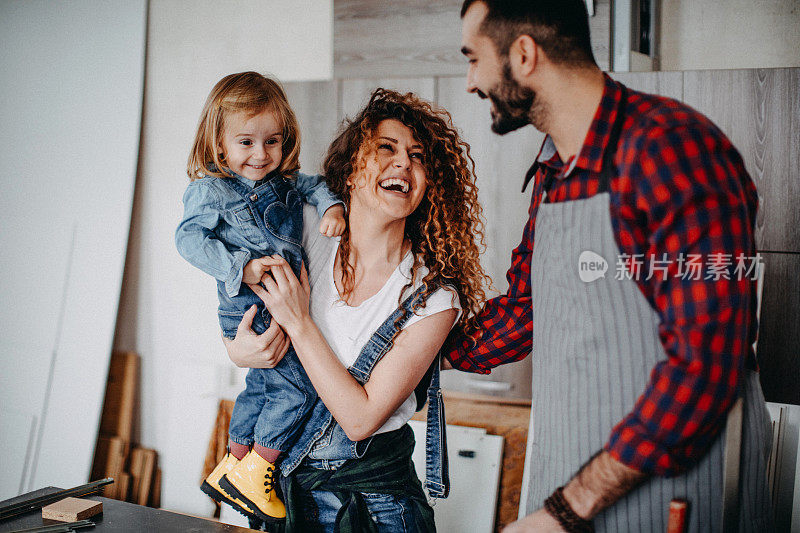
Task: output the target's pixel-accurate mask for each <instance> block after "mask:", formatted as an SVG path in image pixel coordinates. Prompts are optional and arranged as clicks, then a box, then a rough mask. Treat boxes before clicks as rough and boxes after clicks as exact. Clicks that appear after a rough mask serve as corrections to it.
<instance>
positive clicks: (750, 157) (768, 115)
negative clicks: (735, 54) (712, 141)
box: [683, 69, 800, 252]
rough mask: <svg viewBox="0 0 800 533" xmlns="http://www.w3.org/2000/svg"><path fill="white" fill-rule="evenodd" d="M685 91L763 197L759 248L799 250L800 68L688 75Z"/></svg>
mask: <svg viewBox="0 0 800 533" xmlns="http://www.w3.org/2000/svg"><path fill="white" fill-rule="evenodd" d="M683 92H684V101H685V102H686V103H687V104H689V105H690V106H692V107H694V108H695V109H698V110H699V111H701V112H702V113H704V114H706V115H707V116H708V117H709V118H711V120H713V121H714V123H715V124H717V126H719V127H720V128H721V129H722V131H723V132H725V134H726V135H727V136H728V137H729V138H730V139H731V141H732V142H733V144H734V145H735V146H736V148H737V149H738V150H739V152H740V153H741V154H742V157H743V158H744V161H745V166H746V167H747V170H748V172H749V173H750V175H751V176H752V178H753V180H754V181H755V183H756V187H757V188H758V193H759V213H758V219H757V224H756V242H757V244H758V246H759V247H760V248H762V249H767V250H778V251H794V252H798V251H800V210H798V209H797V208H796V205H793V203H796V200H797V198H800V179H798V178H797V169H798V166H797V165H798V163H800V155H798V153H800V69H759V70H711V71H696V72H685V73H684V91H683Z"/></svg>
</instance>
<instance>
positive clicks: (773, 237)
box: [286, 69, 800, 404]
mask: <svg viewBox="0 0 800 533" xmlns="http://www.w3.org/2000/svg"><path fill="white" fill-rule="evenodd" d="M612 75H613V77H614V78H616V79H618V80H619V81H621V82H623V83H625V84H626V85H628V86H630V87H631V88H634V89H637V90H642V91H645V92H652V93H657V94H662V95H666V96H670V97H672V98H676V99H679V100H683V101H685V102H687V103H688V104H689V105H691V106H692V107H694V108H696V109H698V110H699V111H701V112H703V113H705V114H706V115H708V116H709V117H710V118H711V119H712V120H713V121H714V122H715V123H716V124H717V125H718V126H719V127H720V128H721V129H722V130H723V131H724V132H725V133H726V134H727V135H728V136H729V138H730V139H731V140H732V141H733V143H734V144H735V145H736V147H737V148H738V149H739V151H740V153H741V154H742V157H743V158H744V161H745V164H746V166H747V169H748V172H750V174H751V176H752V177H753V180H754V181H755V183H756V186H757V188H758V193H759V201H760V208H759V214H758V221H757V246H758V248H759V250H762V255H763V257H764V265H765V277H764V288H763V296H762V307H761V309H762V311H761V327H760V337H759V345H758V352H759V354H758V355H759V363H760V365H761V378H762V384H763V387H764V393H765V396H766V397H767V400H768V401H774V402H784V403H794V404H800V384H798V382H797V376H798V375H800V353H798V352H800V209H798V208H797V207H796V205H795V204H796V203H797V202H798V201H800V179H799V177H798V175H797V169H798V168H800V69H762V70H731V71H719V70H717V71H694V72H639V73H614V74H612ZM378 86H382V87H387V88H392V89H397V90H402V91H407V90H412V91H414V92H417V93H418V94H420V95H421V96H423V97H424V98H427V99H429V100H432V101H435V102H437V103H438V104H439V105H441V106H443V107H444V108H445V109H447V110H448V111H449V112H450V113H451V115H452V117H453V123H454V124H455V125H456V127H458V128H459V130H460V131H461V134H462V136H463V138H464V139H465V140H466V141H467V142H468V143H469V144H470V146H471V150H470V153H471V155H472V157H473V159H474V160H475V168H476V174H477V180H478V186H479V191H480V192H479V196H480V201H481V204H482V206H483V210H484V216H485V219H486V226H485V236H486V245H487V249H486V252H485V253H484V254H483V256H482V263H483V265H484V268H485V269H486V270H487V272H489V274H490V275H491V276H492V278H493V280H494V289H493V290H492V291H491V292H492V293H493V294H495V293H497V292H504V291H505V290H506V289H507V283H506V280H505V272H506V269H507V268H508V266H509V264H510V257H511V250H512V249H513V248H514V247H515V246H516V245H517V244H518V243H519V240H520V238H521V236H522V228H523V226H524V224H525V221H526V220H527V208H528V205H529V202H530V191H528V192H526V193H525V194H521V193H520V192H519V191H520V185H521V183H522V178H523V176H524V174H525V171H526V170H527V169H528V167H529V166H530V164H531V163H532V161H533V158H534V157H535V155H536V153H537V151H538V148H539V144H540V143H541V140H542V137H543V136H542V134H541V133H539V132H538V131H536V130H535V129H533V128H523V129H522V130H520V131H517V132H514V133H511V134H508V135H505V136H503V137H499V136H497V135H495V134H493V133H492V132H491V131H490V129H489V123H490V119H489V110H488V104H487V102H485V101H482V100H480V99H479V98H477V97H475V96H474V95H471V94H468V93H466V91H465V86H466V79H465V78H463V77H452V76H424V77H412V78H392V77H383V78H381V77H378V78H357V79H347V80H334V81H330V82H322V83H290V84H287V86H286V89H287V93H288V94H289V99H290V101H291V103H292V105H293V107H294V108H295V111H296V112H297V114H298V118H299V120H300V123H301V131H302V135H303V138H304V144H303V150H302V156H301V163H302V165H303V168H305V169H307V170H313V171H316V170H318V169H319V166H320V162H321V160H322V155H323V153H324V150H325V149H326V148H327V144H328V143H329V142H330V140H331V139H332V138H333V132H334V131H336V129H337V127H338V124H339V122H340V121H341V120H342V119H343V118H344V117H345V116H346V115H350V116H352V115H353V114H354V113H355V112H356V111H357V110H358V109H359V108H360V106H362V105H363V104H364V103H365V102H366V100H367V98H368V95H369V93H370V92H371V90H372V89H374V88H375V87H378ZM442 379H443V383H444V384H445V386H447V387H450V388H452V389H456V390H462V391H465V392H480V393H483V394H493V393H494V394H498V395H503V396H510V397H515V398H530V392H531V391H530V360H529V359H527V360H525V361H523V362H520V363H515V364H513V365H506V366H504V367H499V368H498V369H497V370H495V371H494V372H493V373H492V374H491V375H490V376H473V375H467V374H462V373H457V372H446V373H445V375H444V376H443V378H442ZM498 383H508V384H509V386H510V390H499V391H498V392H493V390H494V389H503V387H504V385H502V384H499V385H498Z"/></svg>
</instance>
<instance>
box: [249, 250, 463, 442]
mask: <svg viewBox="0 0 800 533" xmlns="http://www.w3.org/2000/svg"><path fill="white" fill-rule="evenodd" d="M271 272H272V278H269V276H265V279H264V285H265V287H266V290H265V289H264V288H262V287H261V286H258V285H254V286H251V288H252V289H253V291H254V292H255V293H256V294H257V295H258V296H259V297H260V298H261V299H262V300H264V303H265V304H266V306H267V309H269V311H270V313H272V318H273V321H277V322H278V323H279V324H280V325H281V327H283V329H284V330H285V331H286V333H287V334H288V335H289V337H290V338H291V339H292V344H293V346H294V349H295V352H297V356H298V357H299V358H300V362H301V363H302V364H303V367H304V368H305V370H306V373H307V374H308V377H309V378H310V379H311V383H312V384H313V385H314V388H315V389H316V390H317V393H318V394H319V396H320V398H322V401H323V403H324V404H325V406H326V407H327V408H328V410H330V412H331V414H332V415H333V416H334V418H335V419H336V421H337V422H338V423H339V425H340V426H342V429H343V430H344V432H345V434H347V437H348V438H349V439H351V440H354V441H359V440H362V439H365V438H367V437H369V436H370V435H372V434H373V433H374V432H375V431H376V430H378V429H379V428H380V427H381V426H382V425H383V424H384V423H385V422H386V420H387V419H388V418H389V417H390V416H391V415H392V414H393V413H394V412H395V411H396V410H397V408H398V407H400V405H401V404H402V403H403V402H404V401H405V400H406V398H408V397H409V396H410V395H411V393H412V391H413V390H414V388H415V387H416V386H417V384H418V383H419V382H420V380H421V379H422V377H423V375H424V374H425V371H426V370H427V369H428V367H429V366H430V364H431V361H433V359H434V357H435V356H436V354H437V353H438V352H439V349H440V348H441V346H442V344H443V343H444V341H445V339H446V338H447V334H448V333H449V332H450V328H451V327H452V325H453V322H454V321H455V320H456V317H457V311H456V310H455V309H448V310H446V311H441V312H439V313H435V314H433V315H430V316H428V317H425V318H423V319H422V320H419V321H418V322H416V323H414V324H412V325H411V326H409V327H408V328H406V329H404V330H403V331H401V332H400V333H399V334H398V335H397V337H396V338H395V340H394V346H393V347H392V349H391V350H389V352H388V353H387V354H386V355H385V356H384V357H383V359H381V361H380V362H379V363H378V365H377V366H376V367H375V369H374V370H373V372H372V375H371V377H370V380H369V381H368V382H367V383H365V384H364V385H363V386H362V385H361V384H360V383H359V382H358V381H356V380H355V378H353V376H352V375H351V374H350V372H348V371H347V369H346V368H345V367H344V366H342V364H341V362H339V359H337V357H336V354H334V353H333V350H331V348H330V346H328V343H327V341H326V340H325V338H324V337H323V336H322V333H320V331H319V329H318V328H317V326H316V324H314V322H313V321H312V320H311V317H310V315H309V312H308V294H309V291H308V277H307V276H306V275H305V272H303V275H302V282H300V281H298V280H297V278H296V277H295V275H294V273H293V272H292V271H291V268H289V266H288V264H286V263H285V262H284V264H282V265H280V266H278V267H274V268H273V269H272V271H271ZM268 278H269V279H268Z"/></svg>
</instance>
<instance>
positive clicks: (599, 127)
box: [448, 76, 758, 475]
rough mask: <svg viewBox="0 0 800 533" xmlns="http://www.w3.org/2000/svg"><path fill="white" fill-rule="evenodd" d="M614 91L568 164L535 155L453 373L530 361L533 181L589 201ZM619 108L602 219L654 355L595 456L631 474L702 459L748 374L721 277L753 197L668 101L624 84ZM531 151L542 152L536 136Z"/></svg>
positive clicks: (718, 149)
mask: <svg viewBox="0 0 800 533" xmlns="http://www.w3.org/2000/svg"><path fill="white" fill-rule="evenodd" d="M620 87H621V86H620V84H619V83H617V82H615V81H614V80H612V79H611V78H609V77H608V76H606V83H605V90H604V92H603V97H602V100H601V103H600V106H599V107H598V109H597V111H596V113H595V117H594V120H593V122H592V125H591V127H590V129H589V133H588V134H587V137H586V140H585V142H584V145H583V147H582V148H581V150H580V152H579V153H578V155H577V157H576V158H573V159H570V160H569V161H567V162H566V163H564V162H562V161H561V159H560V157H559V155H558V153H554V154H553V155H552V157H549V158H548V159H546V160H544V155H543V153H542V152H540V156H539V161H540V163H541V166H540V168H539V170H538V171H537V172H536V174H535V176H534V188H533V189H534V190H533V197H532V199H531V207H530V210H529V214H530V218H529V220H528V223H527V224H526V226H525V230H524V233H523V236H522V242H521V243H520V245H519V246H518V247H517V248H516V249H515V250H514V251H513V253H512V258H511V268H510V269H509V271H508V273H507V275H506V277H507V279H508V284H509V289H508V293H507V294H505V295H503V296H499V297H497V298H494V299H492V300H489V301H488V302H487V303H486V305H485V307H484V309H483V311H482V313H481V315H480V317H479V323H480V330H479V331H478V332H477V333H476V334H475V335H473V339H474V341H475V342H474V343H473V342H472V341H471V339H467V338H461V339H457V340H456V342H455V343H454V344H452V345H451V346H450V348H449V351H450V353H449V355H448V358H449V359H450V360H451V361H452V363H453V366H454V367H455V368H458V369H461V370H465V371H468V372H477V373H481V374H488V373H489V372H490V369H491V368H493V367H495V366H498V365H501V364H505V363H511V362H514V361H519V360H521V359H523V358H524V357H525V356H527V355H528V353H529V352H530V349H531V339H532V334H534V332H533V331H532V329H533V328H532V305H533V302H532V301H531V286H530V270H531V253H532V250H533V239H534V230H535V225H536V211H537V208H538V206H539V204H540V203H541V202H542V197H543V192H544V191H543V184H544V182H545V178H546V177H547V176H548V175H550V174H552V175H554V177H555V179H554V180H553V186H552V188H551V189H550V191H548V194H547V197H546V200H545V201H546V202H563V201H570V200H577V199H581V198H588V197H591V196H593V195H594V194H595V193H596V192H597V190H598V187H599V175H600V170H601V163H602V157H603V152H604V149H605V146H606V144H607V142H608V136H609V132H610V129H611V125H612V123H613V122H614V119H615V117H616V115H617V112H618V108H619V101H620V95H621V90H620ZM624 113H625V119H624V124H623V129H622V135H621V138H620V142H619V145H618V148H617V152H616V156H615V158H614V163H615V165H616V169H617V173H616V174H615V176H614V178H612V180H611V183H610V202H611V206H610V216H611V221H612V224H613V228H614V234H615V237H616V241H617V244H618V245H619V249H620V254H627V255H628V256H629V257H641V258H642V263H641V267H640V268H641V274H642V275H640V276H638V277H634V278H633V279H634V280H635V282H636V283H637V285H638V287H639V289H640V290H641V291H642V294H643V295H644V296H645V297H646V298H647V300H648V302H649V303H650V305H651V306H652V307H653V309H654V310H655V311H656V313H658V316H659V317H660V320H661V321H660V325H659V336H660V340H661V343H662V345H663V347H664V352H665V354H666V357H665V359H664V360H663V361H661V362H660V363H659V364H657V365H656V366H655V367H654V368H653V370H652V372H651V374H650V380H649V382H648V383H647V384H646V386H645V388H644V390H643V391H642V395H641V396H640V397H639V399H638V401H637V402H636V405H635V407H634V408H633V410H632V411H631V412H630V413H629V414H628V415H627V416H626V417H625V418H623V419H622V420H620V421H619V423H618V424H617V425H616V426H615V427H614V429H613V430H612V432H611V435H610V437H609V440H608V442H607V444H606V446H605V449H606V450H608V451H609V452H610V453H611V455H612V456H613V457H614V458H615V459H617V460H618V461H621V462H622V463H624V464H626V465H628V466H630V467H631V468H634V469H636V470H639V471H642V472H646V473H650V474H655V475H672V474H676V473H678V472H681V471H683V470H685V469H687V468H689V467H691V466H692V465H693V464H694V463H695V462H696V461H697V460H698V459H699V458H700V457H702V456H703V455H704V453H705V452H706V450H707V449H708V448H709V446H710V445H711V444H712V442H713V440H714V438H715V437H716V436H717V435H718V433H719V431H720V429H721V428H722V427H723V426H724V423H725V417H726V414H727V411H728V409H729V408H730V406H731V405H732V403H733V401H734V400H735V399H736V396H737V386H738V383H739V381H740V376H741V373H742V370H743V368H744V367H745V365H747V366H748V367H749V368H756V365H755V356H754V354H753V349H752V345H753V342H754V340H755V333H756V329H757V328H756V309H755V307H756V304H755V281H753V280H752V276H749V275H746V276H741V275H737V274H738V272H734V269H735V268H736V266H737V258H741V259H742V260H749V261H750V263H751V264H750V265H749V266H752V262H753V261H752V258H754V257H755V255H756V253H755V245H754V237H753V228H754V224H755V216H756V208H757V204H758V201H757V196H756V191H755V187H754V185H753V182H752V180H751V179H750V176H749V175H748V174H747V171H746V170H745V167H744V163H743V162H742V159H741V156H740V155H739V153H738V152H737V151H736V149H735V148H734V147H733V145H732V144H731V143H730V141H729V140H728V139H727V138H726V137H725V135H723V133H722V132H721V131H720V130H719V129H718V128H717V127H716V126H715V125H714V124H713V123H711V121H709V120H708V119H707V118H706V117H704V116H703V115H701V114H699V113H697V112H696V111H694V110H692V109H691V108H689V107H687V106H686V105H684V104H681V103H679V102H676V101H674V100H671V99H668V98H663V97H660V96H654V95H649V94H644V93H639V92H636V91H632V90H630V89H629V90H628V101H627V105H626V108H625V111H624ZM545 146H548V147H554V145H552V141H551V140H550V139H549V138H548V139H546V140H545V145H543V148H545ZM664 254H666V255H664ZM718 254H722V255H718ZM692 256H695V257H697V256H700V257H702V260H703V262H704V263H706V262H707V261H709V260H713V258H714V257H716V258H718V259H720V261H721V263H720V266H719V267H718V268H717V271H722V274H718V275H713V273H712V272H711V271H710V270H709V269H704V270H703V271H702V273H701V274H702V275H700V276H699V279H693V278H694V277H697V276H685V275H682V271H681V269H682V268H684V269H685V268H686V267H685V263H682V262H681V261H680V259H679V258H681V257H682V258H684V259H686V258H690V257H692ZM652 258H655V261H651V259H652ZM664 258H669V259H670V261H669V262H664V263H663V264H662V266H661V267H659V268H662V269H663V268H666V274H665V275H661V274H660V273H658V272H659V271H658V270H656V274H655V275H653V276H652V277H651V278H650V279H646V278H647V277H648V276H647V275H646V274H647V273H648V270H649V268H650V264H651V262H652V263H653V266H655V263H656V262H657V261H659V260H662V259H664ZM676 259H678V260H676ZM729 262H730V263H731V264H730V265H729V264H728V263H729ZM663 265H666V267H664V266H663ZM628 266H629V267H630V266H632V264H630V265H628ZM749 266H748V267H749ZM609 267H610V268H611V266H610V265H609ZM628 270H629V271H630V270H631V268H628ZM726 277H729V278H730V279H725V278H726ZM542 408H543V409H546V408H547V406H543V407H542Z"/></svg>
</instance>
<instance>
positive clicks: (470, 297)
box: [323, 88, 491, 333]
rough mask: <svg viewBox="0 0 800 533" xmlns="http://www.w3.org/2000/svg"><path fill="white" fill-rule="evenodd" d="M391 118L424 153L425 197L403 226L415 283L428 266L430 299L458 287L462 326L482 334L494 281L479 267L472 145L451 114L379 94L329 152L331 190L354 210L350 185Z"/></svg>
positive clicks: (346, 272)
mask: <svg viewBox="0 0 800 533" xmlns="http://www.w3.org/2000/svg"><path fill="white" fill-rule="evenodd" d="M387 119H396V120H399V121H400V122H402V123H403V124H404V125H406V126H407V127H408V128H409V129H411V131H412V132H413V135H414V138H415V139H416V140H417V141H418V142H419V143H420V144H421V145H422V146H423V149H424V150H425V164H426V171H427V189H426V192H425V197H424V198H423V199H422V202H421V203H420V205H419V207H417V209H416V210H415V211H414V212H413V213H412V214H411V215H409V216H408V218H407V219H406V224H405V237H406V238H407V239H408V240H409V241H410V242H411V250H412V252H413V253H414V258H415V260H414V266H413V269H412V279H416V277H417V269H418V268H419V267H420V266H421V265H422V264H424V265H425V266H426V267H427V268H428V274H427V275H426V276H425V277H424V278H423V280H422V282H423V284H424V285H425V287H426V290H427V294H426V295H425V296H427V295H428V294H430V293H432V292H433V291H435V290H436V289H437V288H438V287H440V286H442V285H450V286H452V287H453V288H454V289H455V291H456V293H457V294H458V298H459V302H460V304H461V308H462V314H461V317H460V318H459V321H458V323H457V327H458V329H459V330H461V331H464V332H466V333H470V332H472V331H474V330H475V329H476V323H475V322H476V315H477V314H478V313H479V312H480V309H481V306H482V305H483V302H484V301H485V300H486V294H485V292H484V284H485V285H486V286H490V283H491V280H490V279H489V277H488V276H487V275H486V273H485V272H484V271H483V268H482V267H481V264H480V252H481V251H482V250H483V249H484V248H485V245H484V234H483V221H482V209H481V206H480V204H479V203H478V189H477V187H476V185H475V163H474V161H473V160H472V157H471V156H470V154H469V145H468V144H467V143H466V142H464V141H463V140H462V139H461V138H460V137H459V135H458V132H457V131H456V129H455V127H453V123H452V119H451V117H450V114H449V113H447V111H445V110H444V109H441V108H439V107H436V106H434V105H432V104H430V103H429V102H426V101H424V100H422V99H420V98H418V97H417V96H416V95H414V94H413V93H406V94H401V93H398V92H396V91H391V90H388V89H382V88H379V89H376V90H375V91H374V92H373V93H372V96H371V97H370V100H369V103H368V104H367V105H366V107H365V108H364V109H362V110H361V112H359V113H358V115H356V117H355V118H354V119H352V120H349V121H346V122H345V124H344V128H343V130H342V131H341V133H340V134H339V135H338V137H337V138H336V139H335V140H334V141H333V142H332V143H331V146H330V148H329V149H328V153H327V155H326V157H325V162H324V164H323V170H324V174H325V176H326V180H327V184H328V188H329V189H330V190H331V191H332V192H333V193H335V194H337V195H339V196H340V197H341V198H342V200H343V201H344V202H345V204H346V205H347V206H348V207H349V206H350V186H349V185H348V184H347V182H348V180H351V181H354V180H352V179H351V178H355V177H356V175H357V174H358V173H359V172H360V171H362V170H363V168H364V165H365V161H364V157H365V153H367V152H369V151H370V150H369V145H370V144H371V143H373V140H374V136H375V132H376V129H377V127H378V125H379V124H380V123H381V122H382V121H384V120H387ZM348 211H349V209H348ZM345 220H346V222H347V227H346V229H345V232H344V233H343V234H342V238H341V242H340V244H339V251H340V253H339V261H340V265H341V269H342V285H343V296H342V298H343V299H344V300H345V301H346V300H347V297H348V296H349V295H350V294H351V293H352V290H353V285H354V272H355V265H354V264H353V263H352V262H351V261H352V258H351V257H350V256H351V254H350V225H349V220H348V219H347V216H346V217H345ZM423 302H424V299H423ZM422 305H424V303H423V304H422Z"/></svg>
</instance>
